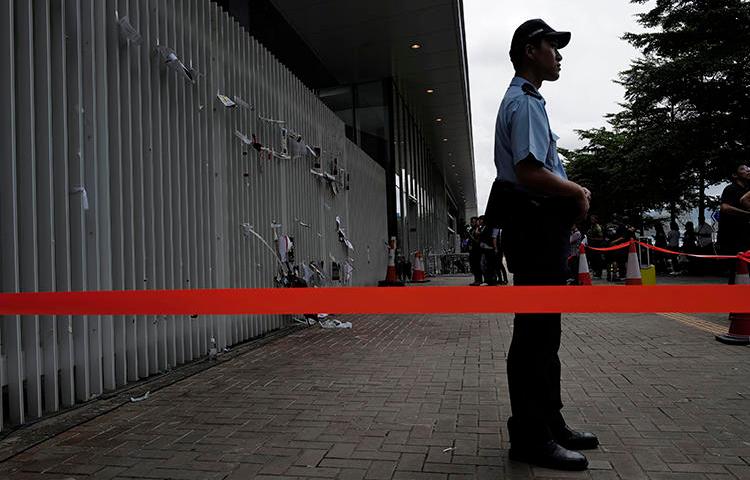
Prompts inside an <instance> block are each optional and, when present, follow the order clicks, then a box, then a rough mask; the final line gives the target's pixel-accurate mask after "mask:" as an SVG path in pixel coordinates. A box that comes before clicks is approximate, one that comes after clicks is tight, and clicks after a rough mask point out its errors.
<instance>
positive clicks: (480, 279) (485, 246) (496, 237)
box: [464, 215, 508, 287]
mask: <svg viewBox="0 0 750 480" xmlns="http://www.w3.org/2000/svg"><path fill="white" fill-rule="evenodd" d="M469 222H470V223H469V225H467V227H466V232H465V235H464V246H465V248H466V249H467V250H468V252H469V264H470V266H471V273H472V274H473V275H474V281H473V282H472V283H470V285H471V286H474V287H478V286H480V285H483V284H485V285H489V286H494V285H507V284H508V272H507V270H506V269H505V264H504V263H503V250H502V241H501V230H500V229H499V228H493V227H491V226H489V225H487V224H486V221H485V217H484V215H482V216H480V217H471V219H470V220H469Z"/></svg>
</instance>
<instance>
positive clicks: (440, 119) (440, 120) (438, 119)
mask: <svg viewBox="0 0 750 480" xmlns="http://www.w3.org/2000/svg"><path fill="white" fill-rule="evenodd" d="M435 121H436V122H442V121H443V119H442V118H440V117H438V118H436V119H435Z"/></svg>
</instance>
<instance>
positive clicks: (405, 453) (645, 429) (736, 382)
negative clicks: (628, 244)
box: [0, 277, 750, 480]
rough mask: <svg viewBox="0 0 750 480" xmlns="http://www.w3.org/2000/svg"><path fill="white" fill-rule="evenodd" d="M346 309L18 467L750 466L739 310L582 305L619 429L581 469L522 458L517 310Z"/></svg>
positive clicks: (662, 474) (395, 474)
mask: <svg viewBox="0 0 750 480" xmlns="http://www.w3.org/2000/svg"><path fill="white" fill-rule="evenodd" d="M464 283H468V279H467V278H466V277H451V278H447V279H440V280H438V281H433V282H432V283H430V284H428V286H426V287H424V288H429V285H436V284H456V285H458V284H464ZM477 288H509V287H477ZM623 288H627V287H623ZM457 301H458V300H457ZM345 319H346V320H349V321H351V322H352V323H353V325H354V326H353V328H352V329H351V330H339V331H330V330H323V329H320V328H307V329H304V330H301V331H297V332H295V333H294V334H292V335H289V336H286V337H284V338H280V339H277V340H274V341H273V342H270V343H268V344H266V345H264V346H261V347H260V348H257V349H254V350H251V351H249V352H247V353H245V354H242V355H239V356H237V357H235V358H233V359H231V360H229V361H227V362H225V363H221V364H219V365H217V366H216V367H214V368H211V369H209V370H206V371H204V372H202V373H198V374H196V375H194V376H192V377H190V378H187V379H185V380H182V381H180V382H178V383H175V384H173V385H171V386H168V387H165V388H163V389H161V390H158V391H156V392H155V393H152V395H151V396H150V397H149V399H148V400H146V401H143V402H139V403H132V404H128V405H125V406H123V407H120V408H118V409H116V410H113V411H111V412H109V413H106V414H104V415H102V416H99V417H97V418H95V419H94V420H92V421H89V422H87V423H84V424H82V425H79V426H77V427H75V428H72V429H70V430H68V431H66V432H65V433H63V434H61V435H58V436H56V437H55V438H53V439H51V440H49V441H47V442H45V443H43V444H40V445H38V446H36V447H34V448H32V449H30V450H28V451H26V452H24V453H22V454H20V455H17V456H16V457H14V458H11V459H10V460H8V461H6V462H5V463H3V464H0V477H3V478H14V479H15V478H17V479H26V478H44V479H48V478H49V479H51V478H61V479H62V478H76V479H83V478H102V479H104V478H130V479H133V478H173V479H227V480H229V479H246V478H257V479H276V480H279V479H288V478H336V479H415V480H419V479H444V480H447V479H469V478H480V479H486V478H491V479H499V478H515V479H526V478H594V479H618V478H621V479H639V478H650V479H748V478H750V382H748V380H750V348H748V347H730V346H726V345H722V344H720V343H718V342H716V341H714V339H713V333H712V331H711V329H712V328H714V329H718V330H719V331H722V330H723V331H726V319H725V316H721V315H712V316H703V315H694V314H688V315H672V316H665V315H576V314H573V315H567V316H566V317H565V320H564V327H563V328H564V329H563V346H562V349H561V359H562V362H563V376H564V379H563V388H564V401H565V404H566V407H565V410H564V412H565V414H566V417H567V419H568V421H569V423H570V424H572V425H573V426H576V427H580V428H583V429H586V430H589V431H593V432H596V433H597V434H598V435H599V437H600V439H601V442H602V445H601V447H600V448H599V449H598V450H596V451H593V452H590V453H589V454H588V456H589V459H590V461H591V468H590V469H589V470H588V471H586V472H580V473H565V472H556V471H552V470H545V469H539V468H531V467H529V466H527V465H525V464H519V463H514V462H511V461H510V460H508V458H507V451H506V448H507V446H508V445H507V431H506V429H505V419H506V418H507V416H508V414H509V403H508V397H507V383H506V377H505V355H506V352H507V350H508V346H509V342H510V337H511V333H512V330H511V326H512V316H511V315H408V316H403V315H401V316H376V315H361V316H360V315H358V316H348V317H346V318H345ZM9 440H12V439H9ZM6 441H7V440H6Z"/></svg>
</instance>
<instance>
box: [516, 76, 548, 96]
mask: <svg viewBox="0 0 750 480" xmlns="http://www.w3.org/2000/svg"><path fill="white" fill-rule="evenodd" d="M524 84H528V85H529V87H531V88H532V90H533V92H534V93H535V94H536V95H539V97H540V98H543V97H542V94H541V93H539V90H537V88H536V87H535V86H534V84H532V83H531V82H530V81H528V80H526V79H525V78H523V77H519V76H515V77H513V80H511V81H510V86H511V87H523V86H524ZM527 88H528V87H527Z"/></svg>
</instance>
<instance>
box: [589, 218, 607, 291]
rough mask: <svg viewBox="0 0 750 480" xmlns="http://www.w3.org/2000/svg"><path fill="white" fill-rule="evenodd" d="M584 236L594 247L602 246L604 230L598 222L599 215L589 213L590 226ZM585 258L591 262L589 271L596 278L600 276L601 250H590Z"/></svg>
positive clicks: (602, 265)
mask: <svg viewBox="0 0 750 480" xmlns="http://www.w3.org/2000/svg"><path fill="white" fill-rule="evenodd" d="M586 237H587V238H588V240H589V245H591V246H592V247H595V248H601V247H603V246H604V230H602V226H601V225H600V224H599V217H597V216H596V215H591V226H589V229H588V233H586ZM586 255H587V258H588V259H589V261H590V262H591V271H592V273H593V274H594V277H596V278H602V270H603V269H604V257H603V256H602V254H601V252H597V251H595V250H591V251H589V252H586Z"/></svg>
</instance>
